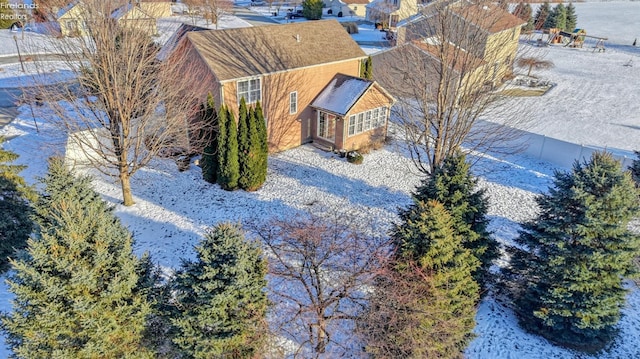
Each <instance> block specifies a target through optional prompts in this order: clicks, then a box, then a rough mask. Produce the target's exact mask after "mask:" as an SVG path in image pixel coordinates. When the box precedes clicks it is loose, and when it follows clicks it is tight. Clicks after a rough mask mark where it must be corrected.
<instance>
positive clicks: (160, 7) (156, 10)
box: [138, 1, 172, 19]
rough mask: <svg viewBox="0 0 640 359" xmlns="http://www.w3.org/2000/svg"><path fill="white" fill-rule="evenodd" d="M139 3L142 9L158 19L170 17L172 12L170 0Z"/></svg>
mask: <svg viewBox="0 0 640 359" xmlns="http://www.w3.org/2000/svg"><path fill="white" fill-rule="evenodd" d="M138 5H139V6H140V9H142V11H144V12H145V13H147V14H149V16H151V17H153V18H156V19H160V18H163V17H170V16H171V14H172V11H171V2H170V1H142V2H140V3H139V4H138Z"/></svg>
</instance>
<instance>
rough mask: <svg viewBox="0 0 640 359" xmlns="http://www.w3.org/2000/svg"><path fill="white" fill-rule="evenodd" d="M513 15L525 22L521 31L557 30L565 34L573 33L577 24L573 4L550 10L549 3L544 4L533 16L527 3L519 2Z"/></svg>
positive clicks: (559, 5)
mask: <svg viewBox="0 0 640 359" xmlns="http://www.w3.org/2000/svg"><path fill="white" fill-rule="evenodd" d="M513 15H515V16H517V17H519V18H520V19H522V20H524V21H526V22H527V24H526V25H524V26H523V30H525V31H531V30H534V29H535V30H542V29H550V28H557V29H560V30H563V31H567V32H573V30H574V29H575V28H576V26H577V24H578V15H577V14H576V8H575V6H573V3H569V5H567V6H565V5H564V4H562V3H560V4H558V5H556V6H555V7H554V8H551V5H549V2H544V3H543V4H542V5H540V7H539V8H538V10H537V11H536V13H535V15H533V10H532V8H531V5H530V4H529V3H525V2H520V3H518V5H516V7H515V9H514V10H513Z"/></svg>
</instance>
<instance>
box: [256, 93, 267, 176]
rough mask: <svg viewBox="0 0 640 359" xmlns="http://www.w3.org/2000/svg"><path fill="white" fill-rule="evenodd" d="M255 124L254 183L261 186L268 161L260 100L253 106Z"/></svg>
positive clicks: (265, 125) (265, 174)
mask: <svg viewBox="0 0 640 359" xmlns="http://www.w3.org/2000/svg"><path fill="white" fill-rule="evenodd" d="M255 124H256V129H257V131H256V132H257V135H258V143H259V151H258V160H257V164H256V170H255V172H256V183H258V184H259V185H258V187H262V185H263V184H264V182H265V181H266V180H267V166H268V162H269V142H268V137H267V123H266V121H265V119H264V114H263V113H262V106H260V101H258V102H257V103H256V108H255Z"/></svg>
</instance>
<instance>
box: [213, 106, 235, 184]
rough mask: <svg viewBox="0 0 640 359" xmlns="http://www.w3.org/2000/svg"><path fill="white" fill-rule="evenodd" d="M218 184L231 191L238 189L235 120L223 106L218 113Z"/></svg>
mask: <svg viewBox="0 0 640 359" xmlns="http://www.w3.org/2000/svg"><path fill="white" fill-rule="evenodd" d="M218 128H219V132H218V166H219V167H218V184H219V185H220V187H222V188H223V189H226V190H228V191H232V190H234V189H236V188H238V178H239V177H240V168H239V164H238V132H237V130H236V120H235V118H234V116H233V114H232V113H231V111H229V109H228V108H227V107H225V106H223V107H222V108H221V109H220V111H219V113H218Z"/></svg>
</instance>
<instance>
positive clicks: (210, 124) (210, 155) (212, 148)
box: [201, 93, 218, 183]
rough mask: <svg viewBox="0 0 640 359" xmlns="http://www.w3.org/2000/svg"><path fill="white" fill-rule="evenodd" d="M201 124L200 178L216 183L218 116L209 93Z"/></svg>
mask: <svg viewBox="0 0 640 359" xmlns="http://www.w3.org/2000/svg"><path fill="white" fill-rule="evenodd" d="M201 113H202V123H203V126H204V131H203V132H204V136H203V137H204V138H203V141H204V143H205V146H204V149H203V151H202V161H201V163H202V178H203V179H204V180H205V181H207V182H209V183H216V182H217V180H218V176H217V173H218V156H217V155H216V151H217V149H218V134H217V132H218V129H217V127H218V124H217V122H218V114H217V113H216V109H215V104H214V102H213V96H212V95H211V93H209V95H208V96H207V102H206V103H205V104H204V105H203V108H202V112H201Z"/></svg>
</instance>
